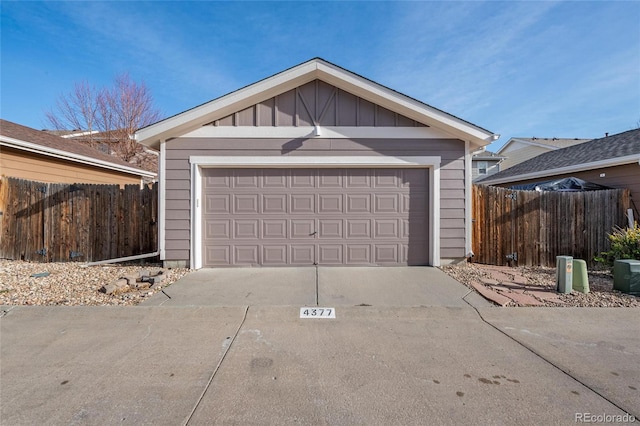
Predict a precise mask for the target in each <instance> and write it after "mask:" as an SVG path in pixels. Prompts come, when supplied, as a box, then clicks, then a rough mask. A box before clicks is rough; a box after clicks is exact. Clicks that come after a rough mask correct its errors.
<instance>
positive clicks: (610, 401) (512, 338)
mask: <svg viewBox="0 0 640 426" xmlns="http://www.w3.org/2000/svg"><path fill="white" fill-rule="evenodd" d="M469 293H471V292H469ZM469 293H467V294H466V295H465V296H464V297H463V298H462V299H463V300H464V301H465V303H467V304H468V305H469V306H471V307H472V308H473V310H474V311H476V314H478V316H479V317H480V319H481V320H482V322H484V323H485V324H487V325H488V326H489V327H491V328H493V329H494V330H496V331H498V332H499V333H501V334H503V335H504V336H506V337H507V338H508V339H509V340H511V341H513V342H515V343H516V344H518V345H520V346H522V347H523V348H524V349H526V350H528V351H529V352H531V353H532V354H533V355H535V356H536V357H538V358H540V359H541V360H542V361H544V362H546V363H547V364H549V365H550V366H552V367H553V368H555V369H556V370H558V371H560V372H562V373H564V374H565V375H566V376H567V377H569V378H571V379H572V380H574V381H575V382H577V383H579V384H581V385H582V386H584V387H585V388H587V389H589V390H590V391H591V392H593V393H595V394H596V395H598V396H599V397H600V398H602V399H604V400H605V401H607V402H608V403H610V404H612V405H613V406H615V407H617V408H619V409H620V410H621V411H623V412H625V413H628V414H631V415H633V416H635V417H636V418H637V417H638V413H633V412H632V411H631V410H629V409H626V408H624V407H621V406H620V405H619V404H617V403H615V402H614V401H612V400H611V399H610V398H607V397H606V396H605V395H603V394H602V393H600V392H598V391H597V390H596V389H595V388H593V387H591V386H589V385H588V384H587V383H585V382H583V381H582V380H580V379H578V378H577V377H575V376H573V375H571V373H570V372H569V371H567V370H565V369H563V368H562V367H560V366H559V365H556V364H554V363H553V362H551V361H550V360H548V359H547V358H545V357H543V356H542V355H541V354H539V353H538V352H536V351H535V350H534V349H533V348H532V347H530V346H527V345H526V344H524V343H522V342H520V341H519V340H517V339H515V338H514V337H512V336H510V335H509V334H507V333H505V332H504V331H503V330H501V329H500V328H498V327H496V326H495V325H493V324H491V323H490V322H489V321H487V320H486V319H485V318H484V317H483V316H482V314H481V313H480V311H479V310H478V308H476V307H475V306H473V305H472V304H471V303H469V302H468V301H467V300H466V299H465V297H467V296H468V295H469Z"/></svg>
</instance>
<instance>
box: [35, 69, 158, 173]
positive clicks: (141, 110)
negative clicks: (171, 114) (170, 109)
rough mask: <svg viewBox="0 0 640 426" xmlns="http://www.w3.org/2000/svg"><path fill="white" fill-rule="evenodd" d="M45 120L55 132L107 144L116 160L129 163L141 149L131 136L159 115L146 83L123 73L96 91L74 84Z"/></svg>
mask: <svg viewBox="0 0 640 426" xmlns="http://www.w3.org/2000/svg"><path fill="white" fill-rule="evenodd" d="M46 118H47V122H48V124H50V125H51V126H53V127H54V128H55V129H56V130H79V131H82V132H87V133H86V134H85V135H83V136H82V139H83V140H84V141H86V142H87V143H88V144H90V145H92V146H94V147H95V146H96V145H97V144H98V143H107V144H108V146H109V148H110V150H111V151H113V152H115V154H116V155H117V156H118V157H120V158H122V159H123V160H125V161H130V160H131V159H132V158H133V157H134V156H136V154H138V153H139V152H140V151H141V150H142V148H141V147H140V146H139V145H138V144H137V143H136V142H135V140H134V139H133V134H134V133H135V131H136V130H137V129H139V128H141V127H144V126H147V125H149V124H152V123H155V122H156V121H158V120H159V119H160V118H161V114H160V111H159V110H158V108H156V107H155V105H154V103H153V96H152V95H151V92H150V91H149V89H148V88H147V86H146V85H145V83H144V82H139V83H138V82H136V81H134V80H132V79H131V77H130V76H129V74H128V73H123V74H120V75H118V76H117V77H116V78H115V80H114V82H113V86H112V87H104V88H100V89H97V88H96V87H95V86H92V85H90V84H89V83H88V82H87V81H81V82H79V83H76V84H75V85H74V88H73V90H72V91H71V92H70V93H68V94H62V95H60V96H59V98H58V99H57V101H56V106H55V107H54V108H53V109H51V110H50V111H49V112H47V113H46ZM96 132H99V133H96Z"/></svg>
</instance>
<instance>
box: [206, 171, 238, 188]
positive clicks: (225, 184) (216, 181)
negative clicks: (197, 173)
mask: <svg viewBox="0 0 640 426" xmlns="http://www.w3.org/2000/svg"><path fill="white" fill-rule="evenodd" d="M202 186H203V187H204V188H229V187H230V186H231V176H229V174H228V172H227V171H226V170H224V169H219V170H215V171H212V172H211V173H210V174H209V175H208V176H206V177H205V178H204V179H203V184H202Z"/></svg>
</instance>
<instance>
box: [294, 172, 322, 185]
mask: <svg viewBox="0 0 640 426" xmlns="http://www.w3.org/2000/svg"><path fill="white" fill-rule="evenodd" d="M315 175H316V173H315V170H314V172H313V173H311V174H310V173H309V172H308V171H307V169H294V170H292V171H291V188H315V186H316V176H315Z"/></svg>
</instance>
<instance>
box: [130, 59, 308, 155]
mask: <svg viewBox="0 0 640 426" xmlns="http://www.w3.org/2000/svg"><path fill="white" fill-rule="evenodd" d="M316 70H317V68H316V66H315V63H309V62H307V63H304V64H301V65H299V66H298V67H295V68H292V69H290V70H287V71H284V72H282V73H279V74H276V75H274V76H272V77H269V78H266V79H264V80H262V81H259V82H257V83H254V84H252V85H249V86H246V87H244V88H242V89H239V90H236V91H235V92H231V93H229V94H227V95H224V96H222V97H220V98H218V99H214V100H213V101H210V102H207V103H205V104H202V105H200V106H197V107H195V108H192V109H190V110H187V111H185V112H183V113H181V114H178V115H176V116H174V117H171V118H168V119H166V120H163V121H160V122H158V123H156V124H153V125H151V126H148V127H145V128H143V129H140V130H138V131H137V132H136V134H135V138H136V141H138V142H139V143H141V144H143V145H147V146H151V147H156V146H157V145H159V143H160V140H161V139H164V140H168V139H171V138H175V137H179V136H182V135H183V134H185V133H188V132H190V131H193V130H195V129H197V128H198V127H200V126H202V125H204V124H206V123H208V122H211V121H214V120H216V119H219V118H223V117H226V116H227V115H229V114H233V113H234V112H236V111H238V110H239V109H244V107H248V106H250V105H254V104H256V103H259V102H262V101H264V100H266V99H269V98H272V97H274V96H276V95H279V94H280V93H283V92H286V91H287V90H290V89H293V88H295V87H298V86H300V85H303V84H305V83H308V82H309V81H312V80H314V79H315V78H316Z"/></svg>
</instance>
